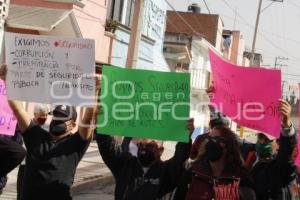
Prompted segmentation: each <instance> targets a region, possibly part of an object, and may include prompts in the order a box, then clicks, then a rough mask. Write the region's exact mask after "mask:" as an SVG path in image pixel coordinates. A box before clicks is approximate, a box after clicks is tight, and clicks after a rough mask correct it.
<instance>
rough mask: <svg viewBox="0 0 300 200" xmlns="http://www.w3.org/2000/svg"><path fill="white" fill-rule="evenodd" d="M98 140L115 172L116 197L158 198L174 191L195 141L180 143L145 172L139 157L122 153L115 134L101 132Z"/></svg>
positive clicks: (118, 199) (121, 199)
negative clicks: (172, 153) (170, 153)
mask: <svg viewBox="0 0 300 200" xmlns="http://www.w3.org/2000/svg"><path fill="white" fill-rule="evenodd" d="M96 140H97V143H98V148H99V151H100V154H101V156H102V159H103V161H104V162H105V164H106V165H107V166H108V168H109V169H110V170H111V172H112V173H113V175H114V178H115V181H116V188H115V199H116V200H156V199H160V198H162V197H163V196H164V195H165V194H168V193H169V192H172V191H173V190H174V189H175V187H176V184H177V182H178V179H179V177H180V176H181V173H182V172H183V169H184V163H185V161H186V160H187V159H188V157H189V153H190V149H191V143H178V144H177V145H176V151H175V154H174V156H173V157H172V158H171V159H170V160H167V161H164V162H163V161H159V162H157V163H156V164H154V165H153V166H151V167H150V169H149V170H148V171H147V172H146V173H145V174H144V171H143V168H142V166H141V165H140V164H139V162H138V160H137V158H136V157H134V156H132V155H131V154H130V153H128V152H122V151H121V150H120V148H118V147H117V146H116V143H115V141H114V139H113V138H112V137H110V136H106V135H98V136H97V138H96Z"/></svg>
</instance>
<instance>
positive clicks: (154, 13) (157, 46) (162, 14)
mask: <svg viewBox="0 0 300 200" xmlns="http://www.w3.org/2000/svg"><path fill="white" fill-rule="evenodd" d="M144 13H145V14H144V20H143V29H142V33H143V35H144V37H142V40H141V42H140V46H139V53H138V62H137V69H147V70H157V71H170V68H169V66H168V64H167V62H166V61H165V59H164V56H163V41H164V32H165V23H166V3H165V1H161V0H146V1H145V8H144ZM129 38H130V30H129V29H127V28H125V27H118V29H117V30H116V32H115V40H114V42H113V47H112V57H111V63H112V64H113V65H116V66H120V67H125V65H126V59H127V52H128V44H129Z"/></svg>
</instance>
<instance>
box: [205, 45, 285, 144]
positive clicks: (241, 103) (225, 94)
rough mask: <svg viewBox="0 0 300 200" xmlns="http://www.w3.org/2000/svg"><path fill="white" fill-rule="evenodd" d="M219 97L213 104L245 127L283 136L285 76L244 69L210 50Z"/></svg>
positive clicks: (212, 101)
mask: <svg viewBox="0 0 300 200" xmlns="http://www.w3.org/2000/svg"><path fill="white" fill-rule="evenodd" d="M209 56H210V63H211V68H212V76H213V81H214V87H215V93H214V97H213V98H212V100H211V104H212V105H213V106H214V107H215V108H217V109H218V110H219V111H220V112H222V113H224V114H225V115H227V116H228V117H230V118H231V119H232V120H233V121H235V122H236V123H237V124H239V125H241V126H245V127H248V128H251V129H255V130H257V131H261V132H264V133H267V134H270V135H272V136H275V137H277V138H278V137H279V136H280V113H279V111H278V106H279V102H278V100H279V99H280V98H281V72H280V71H279V70H271V69H264V68H258V67H241V66H237V65H233V64H231V63H228V62H226V61H225V60H223V59H222V58H221V57H219V56H218V55H216V53H214V52H213V51H212V50H209Z"/></svg>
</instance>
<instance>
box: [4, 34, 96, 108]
mask: <svg viewBox="0 0 300 200" xmlns="http://www.w3.org/2000/svg"><path fill="white" fill-rule="evenodd" d="M5 49H6V63H7V64H8V74H7V91H8V98H10V99H15V100H22V101H29V102H39V103H49V104H70V105H75V106H80V105H91V104H94V103H95V80H94V78H92V76H91V74H94V72H95V44H94V41H93V40H89V39H67V38H57V37H47V36H38V35H24V34H14V33H5Z"/></svg>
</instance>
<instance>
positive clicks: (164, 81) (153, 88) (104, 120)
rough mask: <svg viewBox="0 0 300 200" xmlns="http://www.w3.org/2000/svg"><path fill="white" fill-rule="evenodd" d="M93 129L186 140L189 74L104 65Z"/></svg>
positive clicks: (102, 132) (136, 135) (117, 133)
mask: <svg viewBox="0 0 300 200" xmlns="http://www.w3.org/2000/svg"><path fill="white" fill-rule="evenodd" d="M102 71H103V77H102V82H101V96H100V99H101V106H102V107H101V108H102V109H101V111H100V113H99V116H98V128H97V132H98V133H101V134H109V135H121V136H128V137H135V138H152V139H159V140H172V141H182V142H188V138H189V134H188V130H187V120H188V118H189V111H190V75H189V74H188V73H171V72H155V71H148V70H136V69H123V68H118V67H112V66H104V68H103V70H102Z"/></svg>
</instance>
